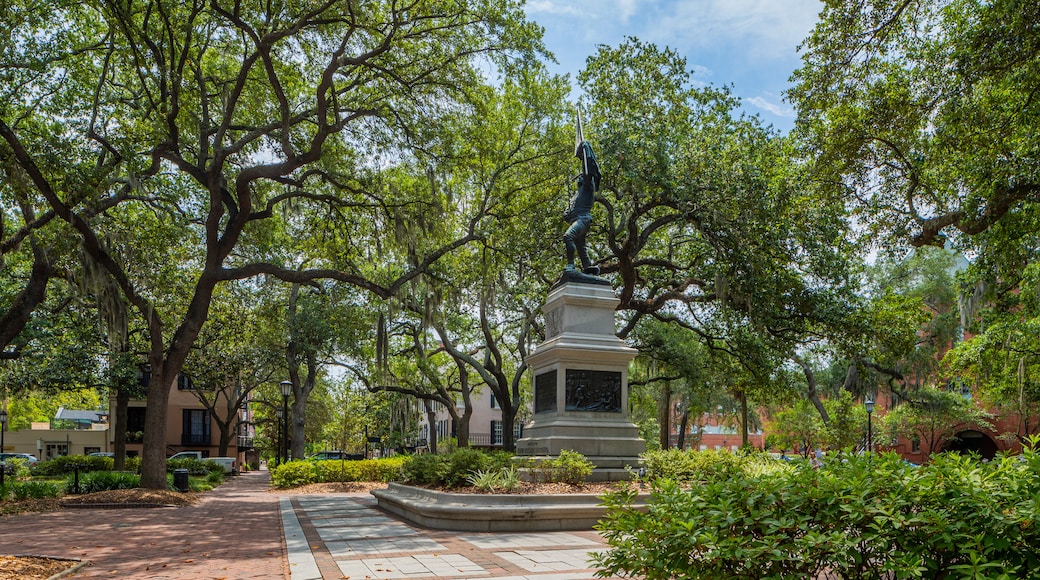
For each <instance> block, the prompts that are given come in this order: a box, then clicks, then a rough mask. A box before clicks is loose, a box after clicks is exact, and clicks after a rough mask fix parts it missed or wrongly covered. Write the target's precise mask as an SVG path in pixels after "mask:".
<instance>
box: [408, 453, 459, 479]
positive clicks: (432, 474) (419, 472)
mask: <svg viewBox="0 0 1040 580" xmlns="http://www.w3.org/2000/svg"><path fill="white" fill-rule="evenodd" d="M447 472H448V458H447V456H446V455H441V454H439V453H424V454H422V455H412V456H411V457H409V458H407V459H406V460H405V462H404V465H402V466H401V478H402V479H403V480H404V481H406V482H408V483H412V484H415V485H443V484H444V476H445V475H446V474H447Z"/></svg>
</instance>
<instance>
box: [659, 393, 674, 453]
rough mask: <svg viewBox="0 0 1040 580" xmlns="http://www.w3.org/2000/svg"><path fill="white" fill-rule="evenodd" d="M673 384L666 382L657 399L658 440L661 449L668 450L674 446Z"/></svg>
mask: <svg viewBox="0 0 1040 580" xmlns="http://www.w3.org/2000/svg"><path fill="white" fill-rule="evenodd" d="M671 410H672V384H671V383H669V382H666V383H665V384H664V386H663V387H662V388H661V395H660V396H659V397H657V425H658V431H657V440H658V442H659V443H660V444H661V449H668V448H670V447H671V445H672V439H671V419H672V413H671Z"/></svg>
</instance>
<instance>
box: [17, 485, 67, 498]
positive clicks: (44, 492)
mask: <svg viewBox="0 0 1040 580" xmlns="http://www.w3.org/2000/svg"><path fill="white" fill-rule="evenodd" d="M12 488H13V489H12V491H13V493H14V499H18V500H20V499H43V498H47V497H60V496H61V494H62V493H64V492H65V484H64V483H63V482H60V481H20V482H17V483H15V484H14V485H13V486H12Z"/></svg>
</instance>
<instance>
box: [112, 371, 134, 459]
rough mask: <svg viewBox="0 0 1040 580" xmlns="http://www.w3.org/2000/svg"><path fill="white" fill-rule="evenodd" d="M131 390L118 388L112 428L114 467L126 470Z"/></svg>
mask: <svg viewBox="0 0 1040 580" xmlns="http://www.w3.org/2000/svg"><path fill="white" fill-rule="evenodd" d="M129 407H130V391H129V390H128V389H125V388H124V389H117V390H116V409H115V417H114V421H113V424H112V427H111V429H112V430H113V431H112V432H113V436H114V437H115V442H114V448H113V450H112V452H113V453H114V454H115V464H114V465H113V467H112V469H114V470H116V471H124V470H125V469H126V429H127V422H128V421H129V412H128V411H127V409H128V408H129Z"/></svg>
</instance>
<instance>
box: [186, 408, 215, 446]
mask: <svg viewBox="0 0 1040 580" xmlns="http://www.w3.org/2000/svg"><path fill="white" fill-rule="evenodd" d="M209 444H210V437H209V411H207V410H206V409H184V411H183V424H182V426H181V445H209Z"/></svg>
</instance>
